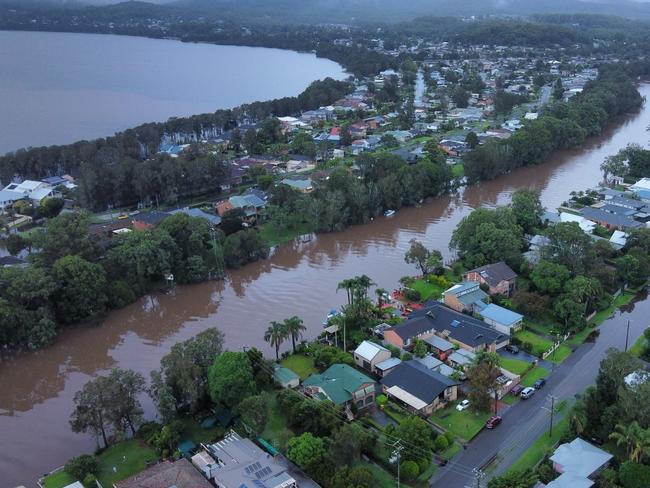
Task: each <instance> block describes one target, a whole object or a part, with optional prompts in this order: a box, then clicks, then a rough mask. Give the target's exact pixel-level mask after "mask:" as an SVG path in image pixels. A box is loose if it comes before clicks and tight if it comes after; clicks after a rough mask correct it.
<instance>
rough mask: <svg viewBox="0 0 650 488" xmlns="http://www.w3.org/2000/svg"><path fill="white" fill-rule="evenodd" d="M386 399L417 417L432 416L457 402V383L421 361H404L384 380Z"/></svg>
mask: <svg viewBox="0 0 650 488" xmlns="http://www.w3.org/2000/svg"><path fill="white" fill-rule="evenodd" d="M381 385H382V391H383V392H384V394H385V395H387V396H388V397H390V398H392V399H393V400H395V401H396V402H397V403H399V404H401V405H403V406H404V407H406V408H407V409H408V410H409V411H411V412H413V413H416V414H418V415H423V416H426V415H430V414H431V413H432V412H433V411H434V410H437V409H439V408H443V407H444V406H445V405H447V404H448V403H449V402H453V401H454V400H456V398H458V385H459V383H458V382H457V381H455V380H452V379H450V378H447V377H446V376H444V375H442V374H440V373H438V372H437V371H433V370H431V369H429V368H427V367H426V366H425V365H423V364H421V363H419V362H418V361H405V362H402V364H400V365H399V366H397V367H396V368H395V369H393V370H392V371H391V372H390V373H388V374H387V375H386V376H385V377H384V378H382V379H381Z"/></svg>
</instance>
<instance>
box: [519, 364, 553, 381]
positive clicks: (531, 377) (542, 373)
mask: <svg viewBox="0 0 650 488" xmlns="http://www.w3.org/2000/svg"><path fill="white" fill-rule="evenodd" d="M547 376H548V370H547V369H546V368H543V367H541V366H536V367H535V368H533V369H531V370H530V372H529V373H528V374H527V375H526V376H524V377H523V378H522V380H521V384H522V385H524V386H533V385H534V384H535V382H536V381H537V380H538V379H540V378H546V377H547Z"/></svg>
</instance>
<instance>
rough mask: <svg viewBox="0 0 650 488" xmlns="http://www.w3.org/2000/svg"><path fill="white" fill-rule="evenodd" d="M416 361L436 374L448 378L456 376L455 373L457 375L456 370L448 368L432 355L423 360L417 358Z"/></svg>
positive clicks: (422, 358)
mask: <svg viewBox="0 0 650 488" xmlns="http://www.w3.org/2000/svg"><path fill="white" fill-rule="evenodd" d="M414 361H417V362H418V363H420V364H421V365H423V366H424V367H425V368H427V369H428V370H431V371H435V372H436V373H440V374H441V375H443V376H446V377H447V378H451V377H452V376H453V375H454V373H456V370H455V369H454V368H452V367H450V366H448V365H447V364H445V363H444V362H443V361H441V360H440V359H438V358H436V357H434V355H433V354H431V353H429V354H427V355H425V356H424V357H421V358H418V357H416V358H415V359H414Z"/></svg>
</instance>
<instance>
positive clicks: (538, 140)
mask: <svg viewBox="0 0 650 488" xmlns="http://www.w3.org/2000/svg"><path fill="white" fill-rule="evenodd" d="M641 104H642V98H641V95H640V94H639V92H638V91H637V90H636V88H635V86H634V83H633V82H632V80H631V79H630V78H628V76H627V75H626V74H625V70H624V69H617V67H615V66H610V67H602V68H601V69H600V74H599V77H598V79H597V80H595V81H593V82H589V83H587V85H586V86H585V88H584V91H583V92H582V93H579V94H577V95H575V96H574V97H572V98H571V99H569V101H568V102H561V101H558V102H556V103H554V104H552V105H551V106H550V107H549V108H547V109H545V110H544V111H543V113H542V115H541V116H540V117H539V118H538V119H537V120H532V121H526V123H525V125H524V127H523V128H522V129H520V130H518V131H517V132H515V133H514V134H513V135H512V136H511V137H510V138H509V139H506V140H489V141H487V142H486V143H485V144H483V145H480V146H478V147H476V148H475V149H474V150H472V151H470V152H469V153H468V154H467V155H466V156H465V157H464V165H465V174H466V176H467V178H468V180H469V181H470V182H475V181H480V180H490V179H494V178H496V177H498V176H500V175H502V174H505V173H508V172H510V171H512V170H513V169H515V168H518V167H521V166H527V165H532V164H540V163H542V162H544V161H545V160H546V159H547V158H548V156H549V155H550V154H551V152H552V151H554V150H557V149H567V148H572V147H578V146H580V145H581V144H582V143H583V141H584V140H585V138H586V137H589V136H594V135H597V134H600V133H601V132H602V131H603V129H604V128H605V127H606V126H607V124H608V123H610V122H611V121H612V120H614V119H615V118H616V117H617V116H619V115H622V114H625V113H628V112H631V111H633V110H637V109H638V108H639V107H640V106H641Z"/></svg>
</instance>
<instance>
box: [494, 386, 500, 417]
mask: <svg viewBox="0 0 650 488" xmlns="http://www.w3.org/2000/svg"><path fill="white" fill-rule="evenodd" d="M498 410H499V390H497V389H496V388H495V389H494V415H498V414H499V411H498Z"/></svg>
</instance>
